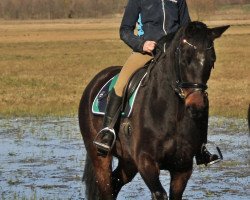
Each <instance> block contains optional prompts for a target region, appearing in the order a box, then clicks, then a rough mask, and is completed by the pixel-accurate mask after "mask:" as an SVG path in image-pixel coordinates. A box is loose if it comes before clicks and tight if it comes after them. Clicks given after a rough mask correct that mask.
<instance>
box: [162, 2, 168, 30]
mask: <svg viewBox="0 0 250 200" xmlns="http://www.w3.org/2000/svg"><path fill="white" fill-rule="evenodd" d="M161 4H162V11H163V24H162V28H163V31H164V33H165V35H167V31H166V29H165V23H166V13H165V4H164V0H161Z"/></svg>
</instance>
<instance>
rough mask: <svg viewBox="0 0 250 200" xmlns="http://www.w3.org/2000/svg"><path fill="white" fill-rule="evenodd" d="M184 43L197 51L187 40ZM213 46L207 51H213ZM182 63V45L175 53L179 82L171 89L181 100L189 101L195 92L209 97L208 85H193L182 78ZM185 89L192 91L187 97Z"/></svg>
mask: <svg viewBox="0 0 250 200" xmlns="http://www.w3.org/2000/svg"><path fill="white" fill-rule="evenodd" d="M182 41H183V43H185V44H187V45H189V46H190V47H192V48H193V49H195V50H197V49H198V48H197V46H195V45H193V44H191V43H189V42H188V41H187V40H186V39H183V40H182ZM212 48H213V45H212V46H210V47H208V48H206V50H209V49H212ZM180 62H181V50H180V44H179V46H178V47H177V49H176V51H175V71H176V76H177V81H176V82H175V84H172V85H171V87H172V88H173V90H174V91H175V93H176V94H178V96H179V97H180V98H181V99H184V100H185V99H187V97H188V96H189V95H191V94H192V93H194V92H202V93H204V94H206V95H207V92H206V90H207V88H208V87H207V85H206V84H203V83H192V82H184V81H183V80H182V78H181V68H180ZM183 89H192V90H191V91H190V92H189V93H188V94H186V95H185V93H184V91H183Z"/></svg>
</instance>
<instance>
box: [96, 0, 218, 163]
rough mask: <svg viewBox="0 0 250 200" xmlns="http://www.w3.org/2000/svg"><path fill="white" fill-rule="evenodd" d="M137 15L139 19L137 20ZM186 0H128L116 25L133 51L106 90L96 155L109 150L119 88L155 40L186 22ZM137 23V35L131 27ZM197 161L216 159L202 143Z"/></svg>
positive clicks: (146, 56) (144, 59) (147, 58)
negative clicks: (107, 92)
mask: <svg viewBox="0 0 250 200" xmlns="http://www.w3.org/2000/svg"><path fill="white" fill-rule="evenodd" d="M138 18H139V22H138ZM190 21H191V20H190V17H189V12H188V8H187V4H186V0H154V1H143V0H129V1H128V4H127V6H126V9H125V13H124V15H123V19H122V22H121V26H120V37H121V39H122V40H123V41H124V42H125V43H126V44H127V45H128V46H129V47H131V48H132V50H133V52H132V54H131V55H130V56H129V58H128V59H127V61H126V62H125V64H124V66H123V68H122V70H121V72H120V74H119V77H118V80H117V82H116V84H115V86H114V89H112V90H111V91H110V94H109V100H108V104H107V108H106V112H105V116H104V121H103V127H104V128H103V129H102V130H101V131H100V136H101V137H97V139H96V140H95V141H94V144H95V145H96V146H97V150H98V153H99V155H102V156H106V155H107V154H108V152H109V151H110V150H111V146H112V142H113V140H114V135H113V134H114V132H112V130H111V129H110V128H109V126H110V124H111V122H112V119H113V118H114V116H115V114H116V113H117V112H118V110H119V109H120V108H121V102H122V95H123V90H124V88H125V86H126V84H127V82H128V80H129V78H130V77H131V75H132V74H133V73H134V72H135V71H137V70H138V69H139V68H141V67H143V66H144V65H145V64H146V63H147V62H148V61H150V60H151V59H152V58H153V53H152V52H153V50H154V49H155V47H156V41H158V40H159V39H160V38H162V37H163V36H165V35H167V34H169V33H173V32H176V31H177V30H178V29H179V27H180V26H183V25H185V24H187V23H189V22H190ZM137 23H138V24H139V32H138V35H135V33H134V30H135V28H136V24H137ZM196 159H197V164H208V163H210V162H213V161H215V160H217V159H218V156H217V155H212V154H210V153H209V152H208V151H207V149H206V148H205V146H203V148H202V151H201V152H200V155H197V156H196Z"/></svg>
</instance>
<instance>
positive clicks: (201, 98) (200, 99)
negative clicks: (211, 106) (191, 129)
mask: <svg viewBox="0 0 250 200" xmlns="http://www.w3.org/2000/svg"><path fill="white" fill-rule="evenodd" d="M185 106H186V109H187V111H188V113H189V114H190V116H191V117H192V118H200V117H202V116H203V114H204V111H207V109H208V97H207V93H206V92H204V91H195V92H193V93H191V94H190V95H188V97H187V98H186V99H185Z"/></svg>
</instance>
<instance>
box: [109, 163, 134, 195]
mask: <svg viewBox="0 0 250 200" xmlns="http://www.w3.org/2000/svg"><path fill="white" fill-rule="evenodd" d="M137 172H138V171H137V168H136V166H135V165H134V163H132V162H127V161H124V160H119V162H118V166H117V167H116V169H115V170H114V171H113V173H112V185H113V191H114V196H115V197H117V195H118V193H119V191H120V190H121V188H122V186H124V185H125V184H126V183H128V182H130V181H131V180H132V179H133V178H134V177H135V175H136V174H137Z"/></svg>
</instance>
